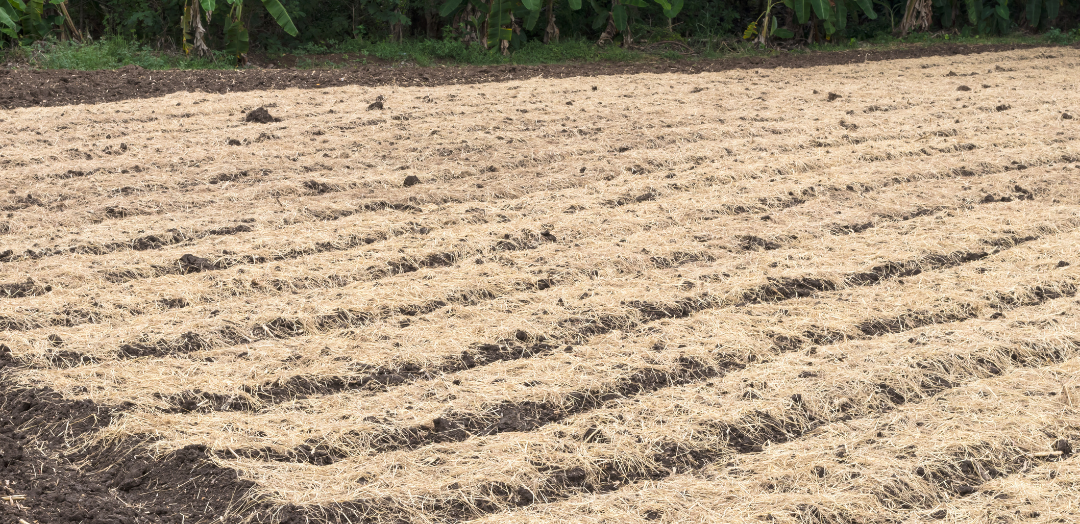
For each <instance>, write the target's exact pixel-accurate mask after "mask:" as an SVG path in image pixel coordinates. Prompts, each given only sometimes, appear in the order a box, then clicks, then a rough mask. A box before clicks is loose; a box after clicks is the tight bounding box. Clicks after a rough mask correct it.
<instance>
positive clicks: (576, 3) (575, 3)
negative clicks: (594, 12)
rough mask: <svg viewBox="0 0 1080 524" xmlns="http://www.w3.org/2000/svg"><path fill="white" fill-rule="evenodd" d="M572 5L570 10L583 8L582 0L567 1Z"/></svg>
mask: <svg viewBox="0 0 1080 524" xmlns="http://www.w3.org/2000/svg"><path fill="white" fill-rule="evenodd" d="M566 3H567V4H568V5H569V6H570V10H572V11H577V10H578V9H581V0H569V1H568V2H566Z"/></svg>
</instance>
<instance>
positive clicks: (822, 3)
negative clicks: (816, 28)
mask: <svg viewBox="0 0 1080 524" xmlns="http://www.w3.org/2000/svg"><path fill="white" fill-rule="evenodd" d="M810 6H811V7H813V8H814V14H815V15H817V17H818V18H820V19H822V20H828V19H829V15H831V14H832V6H831V5H829V0H810Z"/></svg>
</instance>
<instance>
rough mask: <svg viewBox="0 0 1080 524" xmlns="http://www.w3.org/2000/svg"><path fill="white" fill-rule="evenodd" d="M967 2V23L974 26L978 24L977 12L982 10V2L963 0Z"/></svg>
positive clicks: (980, 0)
mask: <svg viewBox="0 0 1080 524" xmlns="http://www.w3.org/2000/svg"><path fill="white" fill-rule="evenodd" d="M964 1H965V2H967V12H968V23H970V24H971V25H976V24H978V23H979V10H980V9H981V8H982V0H964Z"/></svg>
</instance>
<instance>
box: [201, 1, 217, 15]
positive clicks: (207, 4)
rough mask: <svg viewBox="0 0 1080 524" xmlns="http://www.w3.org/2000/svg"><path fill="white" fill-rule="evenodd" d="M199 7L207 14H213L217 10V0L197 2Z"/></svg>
mask: <svg viewBox="0 0 1080 524" xmlns="http://www.w3.org/2000/svg"><path fill="white" fill-rule="evenodd" d="M199 5H201V6H202V10H203V11H206V12H207V13H213V12H214V9H216V8H217V0H199Z"/></svg>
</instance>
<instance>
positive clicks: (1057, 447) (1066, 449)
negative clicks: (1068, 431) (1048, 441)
mask: <svg viewBox="0 0 1080 524" xmlns="http://www.w3.org/2000/svg"><path fill="white" fill-rule="evenodd" d="M1051 448H1052V449H1053V450H1054V451H1060V452H1061V454H1062V455H1071V454H1072V450H1073V448H1072V444H1071V443H1069V441H1068V440H1067V439H1063V438H1059V439H1057V440H1056V441H1055V442H1054V445H1053V446H1051Z"/></svg>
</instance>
